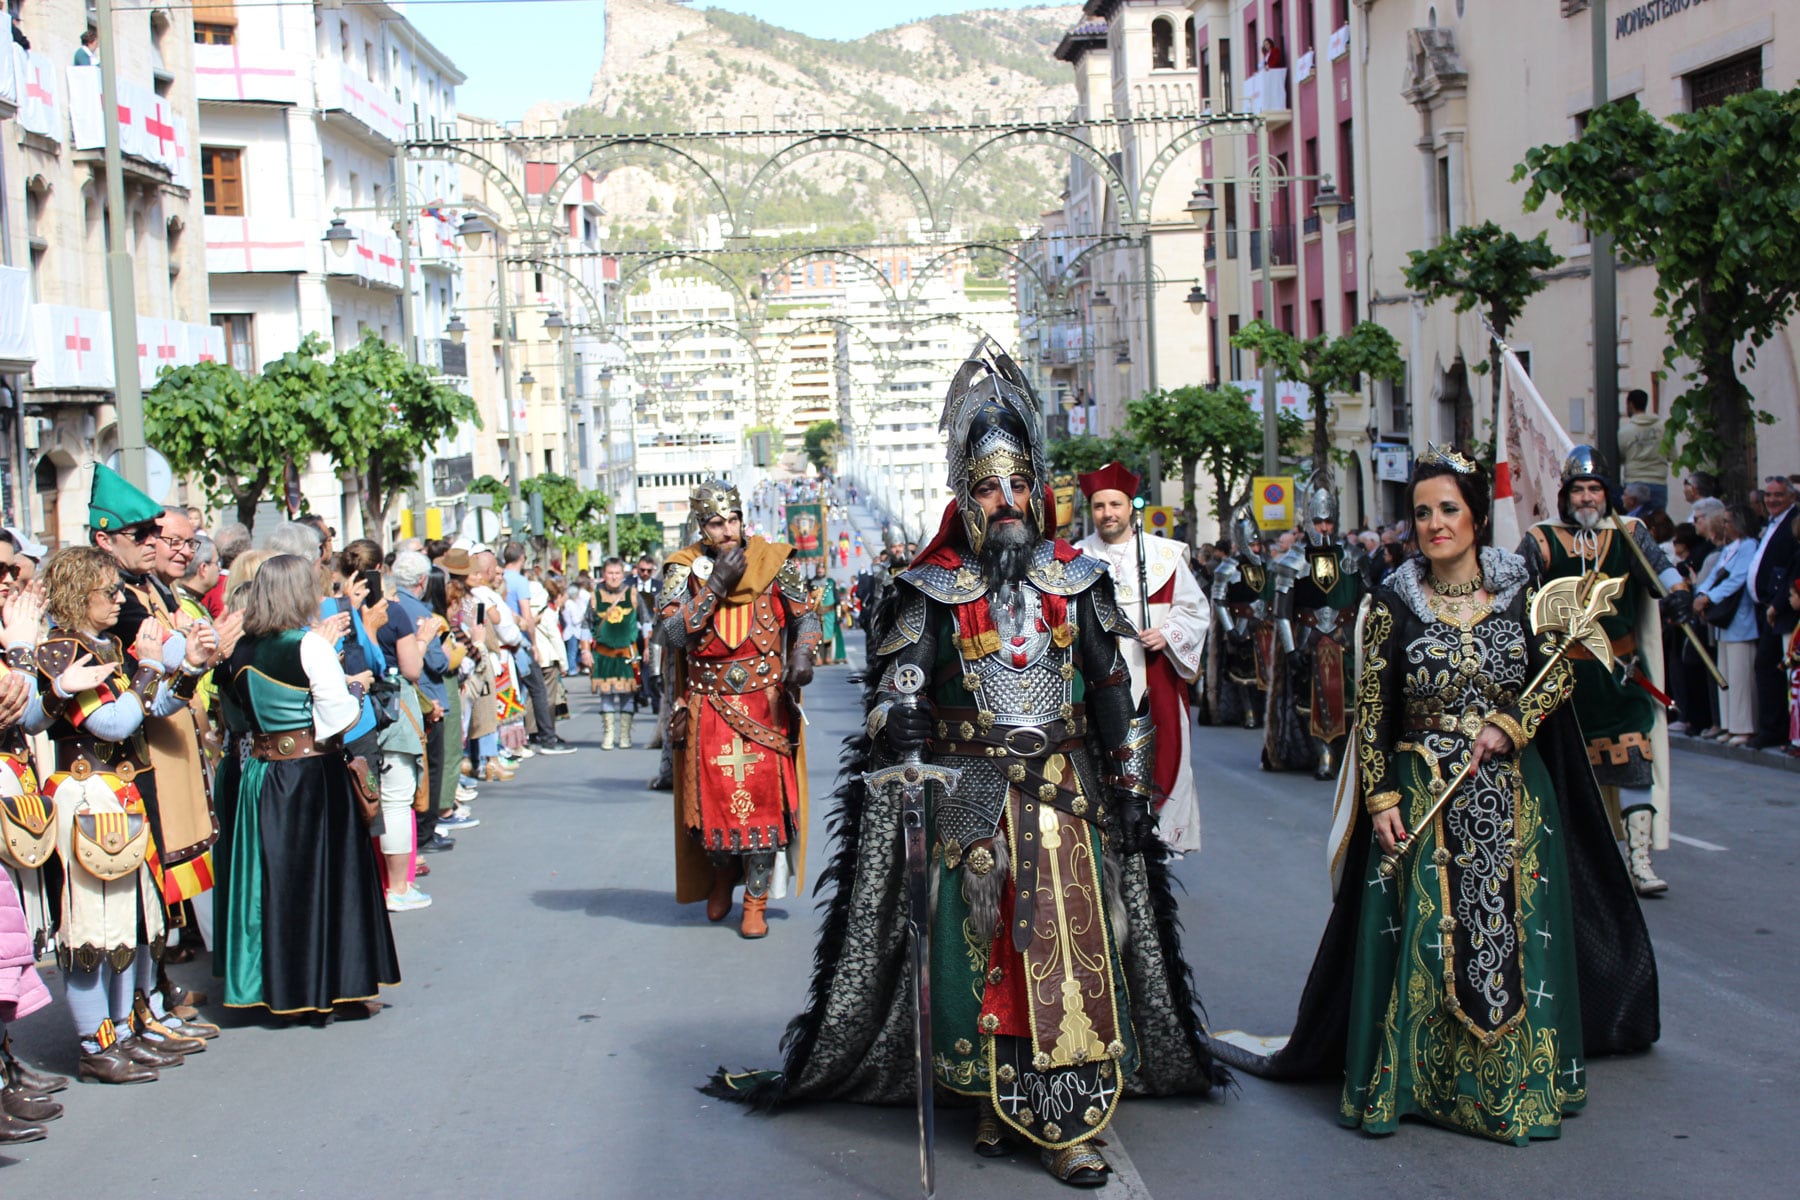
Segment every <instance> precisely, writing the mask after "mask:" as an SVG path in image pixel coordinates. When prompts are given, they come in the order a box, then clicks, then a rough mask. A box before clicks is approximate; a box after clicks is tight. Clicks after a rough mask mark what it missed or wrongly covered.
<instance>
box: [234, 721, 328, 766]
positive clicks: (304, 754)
mask: <svg viewBox="0 0 1800 1200" xmlns="http://www.w3.org/2000/svg"><path fill="white" fill-rule="evenodd" d="M342 749H343V746H342V745H341V744H340V743H339V742H338V739H336V738H328V739H326V740H325V741H322V742H321V741H318V740H317V739H315V738H314V737H313V735H312V731H311V730H310V729H289V730H287V731H285V732H282V733H257V734H252V735H251V736H250V754H251V755H252V757H255V758H260V759H262V760H263V761H264V762H287V761H288V760H289V759H295V758H316V757H318V756H319V755H321V754H330V753H333V752H334V751H340V750H342Z"/></svg>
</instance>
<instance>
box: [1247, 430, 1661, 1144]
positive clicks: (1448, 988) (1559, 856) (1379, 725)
mask: <svg viewBox="0 0 1800 1200" xmlns="http://www.w3.org/2000/svg"><path fill="white" fill-rule="evenodd" d="M1488 495H1489V492H1488V484H1487V481H1486V480H1485V479H1484V478H1483V477H1482V475H1481V474H1480V472H1479V470H1478V469H1477V467H1476V466H1475V464H1474V463H1473V462H1471V461H1470V460H1469V459H1467V458H1465V457H1463V456H1462V455H1460V454H1457V453H1456V452H1454V451H1448V450H1433V451H1432V452H1431V453H1429V454H1427V455H1425V456H1422V457H1421V458H1420V460H1419V463H1418V465H1417V467H1416V468H1415V471H1414V475H1413V479H1412V482H1411V485H1410V487H1409V505H1408V508H1407V513H1408V515H1409V517H1410V518H1411V519H1412V522H1413V526H1414V535H1415V538H1416V541H1417V544H1418V549H1419V554H1418V555H1415V556H1414V557H1412V558H1410V559H1408V560H1407V561H1406V562H1405V563H1404V564H1402V566H1401V567H1400V568H1399V569H1398V570H1397V571H1396V572H1395V573H1394V575H1393V576H1392V577H1390V579H1389V580H1388V581H1387V583H1386V584H1385V585H1384V586H1383V587H1381V588H1380V589H1379V590H1378V591H1377V592H1376V593H1375V595H1374V596H1373V597H1372V599H1371V600H1370V601H1369V602H1368V603H1367V606H1366V609H1365V612H1364V616H1363V620H1362V625H1361V636H1360V639H1359V641H1360V647H1361V649H1360V655H1361V681H1360V686H1359V689H1358V699H1357V730H1356V733H1355V735H1354V742H1355V746H1356V761H1355V762H1354V763H1353V764H1350V765H1347V766H1346V768H1345V769H1346V772H1347V773H1353V775H1354V784H1355V786H1354V788H1352V787H1348V786H1345V787H1341V788H1340V804H1341V805H1345V806H1346V807H1345V808H1344V809H1343V810H1341V812H1340V822H1339V824H1340V825H1341V826H1342V828H1343V832H1344V834H1345V836H1344V837H1343V838H1342V839H1341V840H1338V839H1334V854H1335V857H1334V860H1333V868H1334V872H1336V871H1341V876H1342V882H1341V885H1340V887H1339V892H1338V899H1337V903H1336V905H1335V907H1334V909H1333V913H1332V918H1331V923H1330V925H1329V926H1328V927H1327V930H1326V934H1325V938H1324V941H1323V943H1322V944H1321V946H1320V950H1319V954H1318V957H1317V959H1316V960H1315V962H1314V967H1313V975H1312V978H1311V979H1310V980H1309V981H1308V985H1307V990H1306V994H1305V996H1304V997H1303V999H1302V1002H1301V1011H1300V1019H1299V1021H1298V1023H1297V1025H1296V1028H1295V1032H1294V1035H1293V1037H1292V1038H1291V1039H1290V1041H1289V1043H1288V1045H1287V1046H1286V1047H1285V1048H1284V1049H1283V1050H1281V1051H1280V1052H1278V1053H1277V1054H1275V1055H1272V1056H1268V1057H1262V1056H1256V1055H1248V1054H1245V1053H1244V1052H1243V1051H1242V1049H1241V1048H1235V1047H1227V1052H1226V1053H1224V1054H1222V1057H1224V1058H1226V1059H1227V1060H1228V1061H1231V1062H1234V1063H1236V1064H1237V1065H1239V1066H1242V1067H1244V1068H1246V1069H1248V1070H1251V1071H1253V1072H1256V1073H1258V1074H1264V1075H1268V1076H1270V1077H1274V1078H1297V1077H1308V1076H1315V1075H1318V1074H1322V1073H1324V1072H1326V1071H1328V1070H1330V1069H1331V1068H1332V1067H1334V1066H1335V1067H1338V1068H1341V1070H1342V1072H1343V1074H1342V1081H1343V1091H1342V1095H1341V1099H1340V1103H1339V1113H1338V1116H1339V1121H1340V1122H1341V1123H1342V1124H1344V1125H1346V1126H1349V1127H1353V1128H1360V1129H1362V1130H1363V1131H1364V1132H1366V1133H1371V1134H1388V1133H1392V1132H1394V1131H1395V1129H1396V1128H1397V1127H1398V1124H1399V1121H1400V1118H1402V1117H1408V1116H1410V1117H1415V1118H1419V1119H1422V1120H1426V1121H1431V1122H1434V1123H1436V1124H1440V1125H1443V1126H1446V1127H1448V1128H1451V1129H1456V1130H1460V1131H1462V1132H1465V1133H1471V1134H1475V1135H1477V1136H1480V1137H1486V1138H1492V1139H1494V1140H1498V1141H1507V1142H1512V1143H1514V1144H1515V1145H1524V1144H1525V1143H1527V1142H1528V1141H1530V1140H1532V1139H1534V1138H1549V1137H1556V1136H1558V1134H1559V1133H1560V1131H1561V1123H1562V1118H1563V1117H1564V1116H1565V1115H1567V1114H1569V1113H1573V1112H1576V1111H1578V1110H1580V1109H1581V1108H1582V1106H1583V1105H1584V1104H1586V1102H1587V1081H1588V1077H1587V1067H1588V1058H1589V1056H1590V1055H1591V1054H1594V1053H1615V1052H1620V1051H1626V1050H1639V1049H1643V1048H1645V1047H1646V1046H1648V1044H1649V1043H1650V1042H1652V1041H1654V1040H1655V1038H1656V1035H1657V1018H1656V973H1655V962H1654V959H1653V958H1652V956H1651V953H1650V948H1649V939H1648V935H1647V933H1646V932H1645V929H1644V925H1643V918H1642V916H1641V915H1640V914H1639V912H1638V910H1637V902H1636V897H1635V895H1634V894H1633V893H1632V891H1631V887H1630V883H1629V880H1628V879H1627V878H1626V877H1625V873H1624V868H1623V866H1622V865H1621V864H1620V862H1619V859H1618V855H1617V853H1616V852H1615V851H1613V849H1612V846H1611V839H1610V830H1609V829H1608V827H1607V825H1606V819H1605V814H1604V810H1603V808H1602V806H1601V803H1600V800H1599V796H1598V792H1597V789H1596V788H1595V787H1594V785H1593V779H1592V774H1591V772H1590V771H1589V770H1588V769H1587V760H1586V756H1585V754H1583V753H1582V752H1581V750H1580V748H1579V746H1580V743H1579V734H1578V731H1576V730H1575V729H1574V727H1573V724H1572V717H1571V716H1570V714H1569V713H1568V712H1567V711H1565V710H1563V708H1562V705H1563V702H1564V701H1566V700H1567V699H1568V696H1569V694H1570V691H1571V689H1572V687H1573V675H1572V672H1571V671H1570V670H1569V668H1568V667H1567V665H1566V663H1559V664H1558V665H1557V667H1556V668H1555V669H1553V670H1552V671H1551V672H1550V673H1549V674H1548V676H1547V677H1546V679H1545V680H1544V682H1543V683H1542V684H1540V685H1539V687H1538V688H1537V689H1536V690H1535V691H1531V692H1529V693H1528V692H1527V690H1526V684H1527V683H1528V681H1530V680H1532V679H1534V678H1535V677H1536V676H1537V675H1538V673H1539V671H1540V669H1541V668H1542V667H1543V666H1544V664H1545V663H1546V662H1547V661H1548V660H1549V659H1550V657H1551V655H1552V651H1553V646H1552V644H1551V643H1550V641H1549V639H1548V637H1547V636H1545V635H1542V634H1538V633H1535V632H1534V631H1533V630H1532V628H1531V622H1530V618H1529V615H1528V604H1529V599H1530V589H1529V588H1528V587H1527V583H1528V578H1527V572H1526V568H1525V564H1524V560H1523V559H1521V558H1519V556H1517V555H1515V554H1512V553H1510V552H1508V551H1505V550H1499V549H1494V548H1492V547H1484V546H1483V545H1482V544H1481V543H1482V542H1484V541H1486V540H1487V534H1488ZM1571 747H1573V750H1572V752H1571ZM1471 759H1473V761H1474V763H1475V766H1474V769H1473V771H1472V773H1471V776H1470V778H1469V780H1468V781H1467V782H1466V783H1465V784H1464V785H1463V786H1462V787H1461V788H1460V789H1458V791H1457V792H1456V794H1455V795H1454V796H1453V797H1452V798H1451V800H1450V802H1449V803H1448V804H1447V805H1445V807H1444V808H1443V810H1441V811H1440V812H1439V813H1438V814H1437V815H1436V816H1435V817H1434V818H1433V819H1432V821H1431V822H1430V823H1429V824H1428V825H1424V826H1421V825H1420V822H1421V820H1422V819H1423V818H1424V816H1425V814H1426V812H1427V811H1428V810H1429V809H1430V807H1431V805H1432V803H1433V802H1434V800H1435V799H1436V797H1437V795H1438V793H1439V792H1441V790H1442V788H1443V787H1444V785H1445V783H1446V781H1448V780H1449V779H1450V778H1451V777H1452V776H1454V775H1455V774H1456V773H1457V772H1458V771H1459V770H1460V769H1461V768H1462V766H1463V765H1464V764H1465V763H1467V762H1469V761H1470V760H1471ZM1349 782H1351V780H1348V779H1347V780H1346V783H1347V784H1348V783H1349ZM1359 801H1360V803H1358V802H1359ZM1350 805H1356V806H1357V808H1356V809H1352V808H1350V807H1348V806H1350ZM1358 809H1359V810H1360V811H1358ZM1352 813H1354V816H1355V819H1354V820H1351V819H1350V816H1351V814H1352ZM1408 840H1410V842H1411V843H1412V845H1411V847H1410V851H1409V852H1408V853H1407V854H1406V856H1405V857H1404V858H1403V859H1402V860H1401V866H1400V871H1399V872H1398V875H1397V877H1396V878H1393V879H1389V878H1386V877H1384V876H1383V875H1382V873H1381V871H1380V861H1381V854H1382V852H1383V851H1384V850H1392V849H1393V848H1394V846H1395V845H1396V844H1397V843H1399V842H1402V841H1408ZM1590 993H1592V994H1591V995H1590Z"/></svg>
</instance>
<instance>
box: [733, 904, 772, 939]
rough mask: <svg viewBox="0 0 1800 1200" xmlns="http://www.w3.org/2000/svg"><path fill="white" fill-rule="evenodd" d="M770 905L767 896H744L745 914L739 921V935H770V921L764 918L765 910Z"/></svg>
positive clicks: (754, 936) (743, 936) (742, 936)
mask: <svg viewBox="0 0 1800 1200" xmlns="http://www.w3.org/2000/svg"><path fill="white" fill-rule="evenodd" d="M767 907H769V898H768V897H767V896H752V895H749V894H748V893H746V894H745V896H744V916H743V919H742V920H741V921H739V922H738V936H739V937H741V938H751V939H755V938H761V937H768V936H769V922H768V921H767V920H765V919H764V918H763V910H764V909H765V908H767Z"/></svg>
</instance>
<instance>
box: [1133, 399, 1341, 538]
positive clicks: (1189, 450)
mask: <svg viewBox="0 0 1800 1200" xmlns="http://www.w3.org/2000/svg"><path fill="white" fill-rule="evenodd" d="M1278 421H1279V425H1280V436H1281V441H1282V444H1283V445H1284V446H1290V445H1293V444H1295V443H1297V442H1298V441H1299V440H1300V438H1301V437H1303V436H1304V435H1305V432H1306V426H1305V424H1304V423H1303V422H1302V421H1301V420H1300V418H1298V417H1294V416H1289V415H1288V414H1285V413H1283V414H1279V416H1278ZM1125 427H1126V429H1128V430H1129V431H1130V432H1131V435H1132V436H1133V437H1134V438H1135V439H1136V440H1137V442H1138V443H1139V444H1140V445H1141V446H1143V448H1144V449H1145V450H1154V451H1157V452H1158V453H1160V454H1161V455H1162V458H1163V463H1164V464H1165V468H1164V469H1165V471H1167V472H1169V473H1179V474H1180V476H1181V519H1182V521H1183V522H1184V523H1185V524H1186V526H1187V532H1188V544H1189V545H1190V546H1193V545H1198V544H1199V542H1198V540H1197V536H1196V535H1197V522H1196V520H1195V510H1194V485H1195V480H1196V479H1197V478H1198V475H1199V472H1200V469H1201V468H1205V470H1206V472H1207V474H1209V475H1211V476H1212V479H1213V488H1214V501H1213V515H1214V516H1215V517H1216V518H1217V519H1218V521H1219V524H1220V525H1221V526H1223V525H1224V524H1225V521H1226V516H1227V514H1228V513H1229V511H1230V509H1231V497H1232V496H1233V495H1235V494H1236V493H1237V491H1238V489H1239V488H1241V487H1243V486H1244V484H1246V483H1247V482H1248V481H1249V479H1250V477H1251V476H1252V475H1254V474H1255V473H1256V471H1257V470H1258V469H1259V468H1260V467H1261V465H1262V418H1261V417H1260V416H1258V415H1257V413H1256V412H1255V411H1254V410H1253V409H1252V408H1251V407H1250V400H1249V393H1248V392H1246V391H1244V390H1243V389H1242V388H1235V387H1232V386H1230V385H1229V384H1226V385H1224V386H1222V387H1201V386H1197V385H1190V386H1188V387H1179V388H1172V389H1168V390H1164V391H1156V392H1147V393H1145V394H1144V395H1142V396H1139V397H1138V398H1137V399H1136V400H1133V401H1131V403H1130V404H1129V405H1127V406H1126V418H1125Z"/></svg>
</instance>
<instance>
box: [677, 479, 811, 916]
mask: <svg viewBox="0 0 1800 1200" xmlns="http://www.w3.org/2000/svg"><path fill="white" fill-rule="evenodd" d="M689 508H690V519H691V520H692V522H693V526H694V528H695V529H696V530H697V531H698V533H699V540H698V541H696V542H694V543H693V544H692V545H690V546H687V547H685V548H684V549H681V550H677V551H676V552H675V553H674V554H671V555H670V556H669V558H668V561H667V562H666V563H665V564H664V566H663V586H662V591H661V592H660V593H659V595H658V596H657V601H656V605H657V612H658V614H659V619H660V620H661V622H662V633H663V638H664V645H665V647H666V650H665V654H666V657H665V659H664V668H663V669H664V673H665V675H666V677H667V679H668V681H669V692H668V703H669V704H670V705H672V706H673V709H672V711H671V713H670V717H669V740H670V743H671V745H672V747H673V753H672V762H673V767H674V772H673V774H674V784H675V822H676V831H675V899H676V901H677V903H681V904H687V903H691V902H693V901H695V900H701V899H704V900H705V901H706V917H707V919H708V920H709V921H723V920H724V919H725V918H726V917H728V916H730V915H731V906H732V892H733V889H734V888H735V887H736V886H737V885H738V884H739V883H740V882H741V883H742V884H743V886H744V908H743V915H742V917H741V919H740V921H739V925H738V932H739V934H740V935H741V936H743V937H746V938H760V937H765V936H767V935H768V932H769V926H768V921H767V919H766V918H765V916H764V910H765V909H766V907H767V905H768V902H769V897H770V895H771V894H775V895H785V894H786V890H785V885H786V882H787V878H788V876H789V875H791V876H792V877H793V879H794V886H795V888H796V889H798V887H799V886H800V882H801V877H802V875H803V871H804V862H805V854H806V749H805V739H804V736H803V733H802V729H801V726H802V719H801V712H800V689H801V688H803V687H805V686H806V685H807V684H808V683H810V682H812V676H813V651H814V650H815V648H816V647H817V646H818V644H819V636H820V628H819V618H818V614H816V613H815V612H813V610H812V606H811V602H810V601H809V599H808V596H807V590H806V583H805V581H804V580H802V579H801V577H800V572H799V570H798V568H797V567H796V566H795V564H794V561H793V547H792V546H788V545H784V544H781V543H778V542H769V541H765V540H764V539H763V538H762V537H760V536H752V537H750V538H748V539H746V538H745V536H744V505H743V501H742V500H740V499H739V498H738V492H737V489H736V488H735V487H733V486H732V485H731V484H729V483H727V482H725V481H724V480H722V479H709V480H707V481H705V482H704V483H700V484H698V485H696V486H695V487H694V489H693V492H692V493H691V495H690V496H689ZM778 860H782V861H779V862H778Z"/></svg>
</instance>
